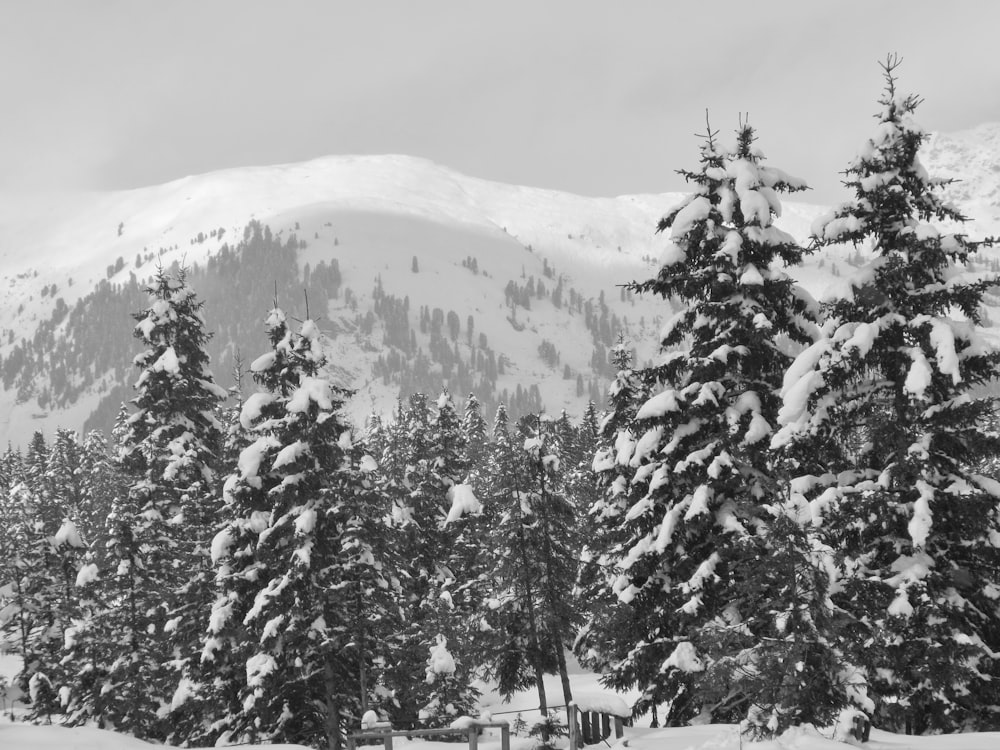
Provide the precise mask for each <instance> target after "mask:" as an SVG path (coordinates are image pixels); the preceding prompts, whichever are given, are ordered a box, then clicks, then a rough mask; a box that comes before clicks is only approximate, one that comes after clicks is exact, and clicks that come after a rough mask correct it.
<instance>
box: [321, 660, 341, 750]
mask: <svg viewBox="0 0 1000 750" xmlns="http://www.w3.org/2000/svg"><path fill="white" fill-rule="evenodd" d="M323 687H324V690H325V692H326V743H327V747H328V748H329V749H330V750H341V747H342V746H343V737H341V734H340V702H339V701H338V700H337V697H336V695H337V683H336V680H335V679H334V674H333V666H332V665H331V664H330V660H329V657H328V658H327V661H326V663H325V664H324V666H323Z"/></svg>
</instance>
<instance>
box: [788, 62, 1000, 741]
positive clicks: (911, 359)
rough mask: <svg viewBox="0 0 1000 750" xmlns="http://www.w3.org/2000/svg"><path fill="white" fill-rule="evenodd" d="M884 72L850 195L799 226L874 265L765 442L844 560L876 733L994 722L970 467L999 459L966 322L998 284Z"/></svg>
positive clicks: (993, 359)
mask: <svg viewBox="0 0 1000 750" xmlns="http://www.w3.org/2000/svg"><path fill="white" fill-rule="evenodd" d="M898 64H899V61H898V59H897V58H896V57H895V56H889V57H888V58H887V60H886V61H885V63H884V64H883V65H882V67H883V72H884V76H885V81H886V86H885V92H884V94H883V96H882V97H881V99H880V100H879V104H880V107H881V109H880V112H879V113H878V116H877V117H878V125H877V127H876V131H875V135H874V136H872V137H871V138H870V139H869V140H868V141H867V143H866V144H865V145H864V147H863V148H862V150H861V152H860V154H859V155H858V157H857V158H856V159H855V160H854V161H853V162H851V163H850V165H849V166H848V168H847V170H846V175H847V179H846V181H845V185H846V186H847V187H848V188H850V189H851V190H852V191H853V193H854V198H853V199H852V200H851V201H849V202H847V203H844V204H843V205H841V206H840V207H838V208H837V209H835V210H834V211H832V212H830V213H829V214H827V215H825V216H823V217H821V218H820V219H818V220H817V221H816V222H815V223H814V225H813V234H814V236H815V239H816V242H817V244H820V245H826V244H833V243H846V242H851V243H853V244H854V245H856V246H861V245H864V246H865V247H867V248H870V252H871V254H872V260H871V262H870V263H868V264H867V265H866V266H865V267H864V268H862V269H861V271H860V272H859V273H858V274H857V275H856V277H855V278H854V279H853V280H852V283H851V289H850V292H849V293H848V294H847V296H846V297H844V298H843V299H839V300H836V301H833V302H832V303H830V304H829V309H828V312H829V323H828V324H827V326H826V327H825V336H824V337H823V338H822V339H821V340H820V341H818V342H817V343H816V344H814V345H813V346H812V347H810V348H809V349H807V350H806V351H805V352H803V353H802V354H801V355H800V356H799V357H798V359H797V360H796V362H795V364H794V365H793V366H792V368H791V369H790V370H789V373H788V375H787V376H786V379H785V387H784V409H783V411H782V415H781V419H780V421H781V422H782V424H783V426H782V428H781V430H780V431H779V432H778V434H777V435H776V436H775V438H774V440H773V444H774V445H775V446H776V447H779V448H781V449H782V450H783V451H784V452H785V454H786V455H787V456H788V459H789V461H790V462H795V463H797V464H798V471H797V473H798V475H799V476H797V477H796V478H795V479H794V480H793V481H792V483H791V489H792V491H793V492H797V493H798V494H799V498H800V502H802V503H805V502H806V501H808V503H809V506H808V507H809V508H810V509H811V512H812V514H813V515H814V516H815V517H816V519H817V523H822V528H823V529H824V531H825V533H826V534H827V537H828V539H829V543H830V546H831V547H833V548H834V549H838V550H840V551H841V557H840V565H839V569H840V570H839V574H840V577H841V579H842V580H841V582H840V585H839V590H838V592H837V593H836V594H835V596H834V600H835V602H836V603H837V604H838V605H839V606H840V607H841V608H843V610H844V612H845V613H846V618H845V620H846V621H847V622H848V623H850V626H849V627H845V628H843V631H842V632H844V633H845V634H846V635H849V636H850V637H845V639H844V649H845V651H846V652H847V654H848V657H849V659H850V661H851V662H853V663H854V664H855V665H857V667H859V668H860V669H861V670H862V674H863V675H864V676H865V677H866V678H867V689H868V696H869V698H870V699H871V700H872V701H873V702H872V703H871V704H869V706H868V708H869V710H870V711H873V712H874V719H875V722H876V724H877V725H879V726H882V727H884V728H886V729H893V730H897V731H906V732H915V733H922V732H925V731H954V730H958V729H964V728H976V727H980V728H987V727H988V728H996V727H997V726H998V725H1000V717H998V714H997V709H996V706H997V705H998V704H1000V693H998V688H997V686H998V685H1000V680H998V676H1000V663H998V658H997V649H998V648H1000V640H998V637H1000V610H998V603H1000V588H998V583H1000V581H998V570H1000V551H998V548H1000V513H998V510H997V503H998V499H1000V484H997V482H996V481H994V480H993V479H991V478H987V477H985V476H983V475H981V474H979V473H978V470H977V468H976V467H977V466H979V465H982V464H983V463H987V462H988V461H989V460H990V459H995V458H996V457H997V455H998V451H1000V441H998V436H997V433H996V431H995V429H993V425H992V420H993V419H994V414H995V410H996V400H995V399H994V398H992V397H989V396H986V395H985V391H984V386H986V385H987V384H989V383H991V381H993V380H994V379H995V378H996V373H997V367H998V365H1000V354H998V353H997V352H996V350H994V349H993V348H991V347H990V346H988V345H987V344H986V342H985V341H984V339H983V337H982V333H981V329H980V324H981V322H982V311H981V305H982V301H983V294H984V292H985V291H986V290H987V288H988V287H989V286H990V285H992V284H994V283H995V281H994V280H991V279H981V278H978V277H976V276H973V275H971V274H967V273H965V271H966V270H968V268H969V266H968V265H967V263H968V261H969V259H970V256H971V255H972V254H974V253H975V252H977V250H978V249H979V248H980V247H982V246H983V245H984V244H986V243H984V242H973V241H971V240H969V239H968V238H967V237H966V236H965V235H964V234H962V233H961V229H960V227H961V223H962V222H963V221H964V220H965V217H963V216H962V215H961V214H960V213H959V212H958V211H957V210H956V209H954V208H953V207H951V206H950V205H949V204H947V203H946V202H945V201H944V200H943V199H942V198H941V196H940V188H941V187H942V186H943V185H945V184H946V183H947V181H944V180H940V179H934V178H932V177H929V176H928V175H927V173H926V171H925V170H924V168H923V166H922V165H921V163H920V159H919V156H918V152H919V149H920V147H921V145H922V144H923V143H924V142H925V141H926V139H927V135H926V133H925V132H924V131H923V130H921V129H920V128H919V127H918V126H917V125H916V124H915V122H914V120H913V113H914V111H915V109H916V108H917V106H918V104H919V101H920V100H919V99H918V98H917V97H915V96H912V95H902V94H900V93H899V92H898V91H897V89H896V78H895V70H896V68H897V66H898ZM811 455H821V456H822V457H823V460H824V463H825V467H824V468H825V471H820V472H815V471H813V470H811V469H810V467H809V466H808V460H807V459H806V458H805V457H807V456H811Z"/></svg>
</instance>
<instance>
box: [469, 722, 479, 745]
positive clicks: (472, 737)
mask: <svg viewBox="0 0 1000 750" xmlns="http://www.w3.org/2000/svg"><path fill="white" fill-rule="evenodd" d="M478 748H479V727H477V726H475V725H473V726H470V727H469V750H478Z"/></svg>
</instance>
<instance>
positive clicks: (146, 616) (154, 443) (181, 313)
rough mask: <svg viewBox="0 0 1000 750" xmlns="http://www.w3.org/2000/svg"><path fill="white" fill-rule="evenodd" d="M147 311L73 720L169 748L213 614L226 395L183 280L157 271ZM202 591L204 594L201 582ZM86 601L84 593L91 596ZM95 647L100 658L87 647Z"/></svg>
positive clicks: (83, 636) (139, 321)
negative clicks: (85, 682) (187, 673)
mask: <svg viewBox="0 0 1000 750" xmlns="http://www.w3.org/2000/svg"><path fill="white" fill-rule="evenodd" d="M146 291H147V293H148V295H149V300H150V301H149V305H148V307H146V308H145V309H144V310H142V311H140V312H138V313H135V314H134V316H133V317H134V318H135V320H136V325H135V328H134V335H135V337H136V338H138V339H139V340H140V342H142V344H143V346H144V347H145V348H144V350H143V351H142V352H141V353H140V354H139V355H137V356H136V358H135V366H136V367H137V368H138V369H139V371H140V372H139V377H138V379H137V380H136V383H135V388H136V391H137V395H136V397H135V398H134V399H133V400H132V406H133V407H134V411H133V412H132V413H131V414H130V415H127V416H126V415H125V414H122V415H120V416H121V418H120V420H119V423H118V424H117V426H116V431H115V435H116V439H117V441H118V456H117V462H118V464H119V471H120V474H121V481H122V482H124V483H125V485H127V487H122V488H121V489H122V491H120V492H119V493H118V494H117V495H116V496H115V497H114V499H113V500H112V503H111V511H110V513H109V515H108V519H107V532H106V533H107V550H106V554H105V555H104V561H105V564H106V566H107V567H106V568H105V569H103V570H101V571H100V575H99V576H97V577H93V576H91V577H89V578H88V580H87V584H88V585H89V586H92V587H96V588H97V589H98V591H96V592H94V593H93V596H94V597H95V600H96V601H99V602H102V603H103V606H104V610H103V611H101V610H100V607H99V605H98V606H97V608H96V609H95V612H94V615H93V617H92V618H90V620H89V621H88V622H87V623H86V625H85V626H84V627H81V628H80V629H79V630H78V632H77V633H76V636H75V640H76V641H77V644H78V645H77V648H76V650H77V651H78V652H79V653H88V654H93V653H101V654H102V656H101V660H102V662H103V663H102V664H101V665H100V666H97V665H94V664H88V665H80V668H81V669H88V670H95V669H96V670H98V672H99V673H100V674H102V675H103V682H102V683H97V682H94V683H93V685H92V688H93V693H92V694H90V695H81V696H79V701H78V702H77V705H76V711H75V714H76V716H77V718H78V720H83V719H84V718H87V717H93V718H97V719H98V720H99V721H100V722H102V723H104V724H106V725H110V726H113V727H115V728H117V729H120V730H124V731H129V732H131V733H133V734H135V735H136V736H139V737H144V738H150V739H164V738H165V737H167V736H168V734H169V732H170V727H169V724H168V723H167V722H166V721H165V720H164V719H165V714H164V712H163V711H162V710H161V709H162V707H163V705H164V704H167V705H169V704H170V702H171V700H172V698H173V697H174V696H175V694H176V691H177V686H178V684H179V682H180V680H181V678H182V673H183V669H184V666H185V664H186V663H187V662H188V660H189V659H190V658H191V656H192V655H195V654H197V652H198V650H197V648H196V644H197V643H199V642H200V638H197V637H196V633H199V632H200V631H201V630H202V629H203V628H204V624H205V622H206V616H207V611H208V608H209V606H210V603H211V598H210V597H209V591H208V590H207V588H206V586H205V585H204V583H205V581H206V580H207V573H208V570H209V559H208V541H209V539H210V532H211V530H212V525H211V522H210V519H211V518H212V516H213V514H214V512H215V506H214V504H213V502H212V497H213V489H214V487H213V472H214V470H213V462H214V458H215V456H216V455H217V453H218V451H219V447H220V437H221V433H220V429H219V424H218V421H217V420H216V417H215V410H216V408H217V406H218V404H219V402H220V400H221V399H223V398H225V395H226V394H225V391H223V390H222V389H221V388H219V387H218V386H217V385H216V384H215V383H214V381H213V378H212V375H211V373H210V372H209V370H208V355H207V354H206V351H205V345H206V343H207V341H208V338H209V335H210V334H208V333H207V332H206V331H205V322H204V320H203V318H202V315H201V308H202V303H201V302H200V301H199V300H198V299H197V297H196V295H195V293H194V292H193V291H192V290H191V289H190V288H189V287H188V286H187V283H186V274H185V271H184V269H181V270H180V271H179V272H178V274H177V275H176V276H171V275H170V274H169V273H167V272H166V271H165V270H164V269H163V268H162V267H161V268H158V269H157V272H156V275H155V277H154V279H153V282H152V283H151V285H150V286H149V287H148V288H147V290H146ZM199 581H200V582H202V585H201V586H198V585H197V582H199ZM88 595H89V594H88ZM87 639H96V641H97V642H100V643H102V644H103V645H104V648H103V649H102V650H95V649H91V648H88V647H87V646H86V645H85V644H84V643H82V641H85V640H87Z"/></svg>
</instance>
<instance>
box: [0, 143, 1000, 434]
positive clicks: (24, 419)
mask: <svg viewBox="0 0 1000 750" xmlns="http://www.w3.org/2000/svg"><path fill="white" fill-rule="evenodd" d="M998 133H1000V128H998V127H996V126H989V127H987V126H984V127H983V128H981V129H978V130H977V131H973V132H972V133H971V134H961V135H958V136H947V137H946V136H935V137H934V138H933V139H932V140H931V143H930V144H929V148H928V152H927V157H926V158H927V160H928V168H929V170H930V171H931V172H932V174H933V173H937V172H941V173H943V174H944V176H950V175H952V174H954V173H957V172H961V173H962V174H963V176H964V178H965V181H964V182H963V183H960V184H959V185H956V186H952V187H951V188H949V189H950V190H951V191H953V192H952V196H953V198H954V199H955V200H957V201H958V202H959V203H960V204H961V205H962V206H968V207H969V208H968V209H967V211H968V213H970V214H972V215H975V216H977V217H982V218H981V220H980V222H979V224H977V225H975V226H973V228H972V229H973V231H974V232H983V233H985V232H986V231H989V230H990V229H991V228H992V227H995V226H1000V197H998V196H1000V193H998V190H997V188H996V185H997V170H998V169H1000V137H998V135H997V134H998ZM990 180H992V182H990ZM991 186H992V187H991ZM681 197H682V196H680V195H677V194H665V195H655V196H654V195H641V196H624V197H619V198H585V197H581V196H575V195H571V194H567V193H559V192H555V191H549V190H541V189H537V188H528V187H520V186H512V185H503V184H500V183H493V182H489V181H485V180H480V179H476V178H471V177H466V176H464V175H460V174H458V173H456V172H453V171H451V170H448V169H446V168H444V167H441V166H438V165H436V164H433V163H431V162H428V161H426V160H422V159H416V158H411V157H405V156H369V157H359V156H353V157H351V156H348V157H325V158H321V159H316V160H313V161H310V162H305V163H301V164H289V165H279V166H274V167H253V168H246V169H233V170H225V171H221V172H215V173H211V174H206V175H200V176H196V177H188V178H184V179H181V180H177V181H174V182H170V183H167V184H165V185H159V186H154V187H149V188H142V189H138V190H130V191H122V192H112V193H92V194H74V195H50V196H31V197H27V198H25V197H13V196H3V197H0V277H2V281H0V289H2V294H3V304H2V305H0V357H2V358H3V359H2V361H0V362H2V368H3V374H4V379H3V385H4V390H3V392H2V393H0V437H6V438H7V439H8V440H11V441H13V442H15V443H20V444H24V443H25V442H26V441H27V439H28V437H29V436H30V433H31V431H32V430H35V429H43V430H45V431H51V430H52V429H54V427H55V426H57V425H62V426H67V427H72V428H77V429H79V428H81V427H83V426H84V424H85V423H86V424H89V425H90V426H98V427H106V426H107V420H108V415H109V414H113V413H114V411H116V410H117V404H118V403H119V402H120V401H121V400H122V399H123V398H128V397H129V388H128V382H130V379H131V378H132V377H133V375H132V373H131V372H130V370H131V365H130V362H131V357H132V356H133V355H134V353H135V351H136V350H135V346H134V345H133V344H132V343H131V325H132V321H131V319H130V318H129V317H128V311H130V310H134V309H138V305H141V304H142V295H141V293H140V287H141V285H142V281H143V280H144V279H145V278H148V277H149V275H150V274H151V272H152V270H153V268H154V267H155V263H157V262H159V263H164V264H166V265H170V264H172V263H181V264H184V265H187V266H192V267H195V271H196V272H195V273H194V274H193V277H192V278H193V279H197V280H198V282H199V283H200V284H201V285H202V286H203V287H204V292H203V289H202V287H200V286H199V285H198V284H195V289H196V290H197V291H198V292H199V293H200V294H203V296H204V298H205V299H206V310H205V315H206V318H207V321H208V327H209V329H215V330H218V331H219V332H220V335H219V337H217V341H216V342H215V343H216V354H215V361H216V375H217V378H218V379H219V380H220V382H223V383H224V384H225V383H228V382H229V378H228V374H229V369H230V368H231V366H232V362H233V359H234V357H235V354H236V349H237V348H239V349H240V351H241V354H242V356H243V357H244V358H245V359H246V360H247V361H249V360H251V359H253V357H255V356H256V354H258V353H259V352H260V351H263V347H264V338H263V333H262V331H261V330H260V322H261V321H262V319H263V316H264V313H265V311H266V310H267V308H268V307H269V306H270V305H271V303H272V299H271V297H272V296H273V291H271V290H272V289H273V288H274V286H275V285H276V284H277V280H278V279H277V277H279V276H280V277H281V278H282V286H281V288H282V290H283V291H282V293H281V298H280V299H279V303H280V304H281V305H282V306H283V307H285V308H286V309H287V310H288V311H289V312H290V313H292V314H294V315H297V316H299V317H303V316H304V315H305V305H306V299H305V297H304V296H303V295H301V294H299V293H298V287H299V286H300V285H301V287H303V288H309V289H311V290H312V291H311V292H310V305H311V309H310V313H311V314H312V315H313V316H316V315H317V314H318V315H319V316H320V317H321V318H322V319H323V323H322V325H323V327H324V328H325V329H326V330H327V331H328V333H329V334H330V339H331V358H332V362H333V369H334V372H335V374H336V375H337V377H338V378H339V379H340V380H341V381H342V382H343V384H344V385H347V386H349V387H353V388H356V389H358V391H359V392H358V394H357V395H356V397H355V398H354V399H353V401H352V403H351V405H350V408H351V412H352V416H353V418H354V419H355V420H356V421H360V420H361V419H363V417H364V415H365V414H367V413H369V412H371V411H373V410H374V411H380V412H382V413H388V412H391V410H392V408H393V404H394V401H395V399H396V397H397V395H398V394H399V392H400V390H401V389H402V391H403V392H404V394H405V393H406V392H408V391H412V390H414V389H416V388H418V387H419V388H420V389H422V390H430V389H437V388H439V387H440V386H441V385H448V386H449V387H450V388H451V389H452V390H453V391H456V390H459V389H461V390H465V389H466V388H468V389H472V390H476V392H477V395H480V397H481V399H482V398H485V400H486V402H487V404H488V405H489V406H492V404H494V403H495V402H496V400H498V399H504V400H513V399H515V398H517V399H520V400H519V401H518V404H519V405H520V406H521V407H523V408H537V406H538V405H540V403H543V404H544V405H545V406H546V408H548V409H549V410H550V411H558V410H559V409H561V408H566V409H568V410H569V411H570V412H571V413H572V414H576V415H578V414H579V413H580V411H581V410H582V407H583V405H584V404H585V402H586V399H587V398H594V397H595V396H596V399H599V398H600V397H601V394H602V393H603V390H604V387H605V385H606V382H607V377H608V376H609V374H610V373H609V370H608V365H607V349H608V348H609V347H610V345H611V344H613V343H614V341H615V340H616V339H617V336H618V334H619V333H621V334H622V335H623V336H624V337H625V339H626V340H627V341H628V342H629V343H630V344H631V345H632V346H634V347H635V348H636V349H637V350H638V355H639V356H640V357H642V358H647V357H649V356H652V355H653V353H654V352H655V349H656V332H657V331H658V329H659V325H660V322H661V321H662V319H663V318H665V317H666V316H668V315H669V314H670V307H669V306H668V305H666V304H665V303H663V302H662V301H660V300H655V299H646V300H643V299H635V298H633V297H631V295H626V294H624V293H623V291H622V290H620V289H619V288H617V287H616V285H619V284H623V283H625V282H627V281H629V280H631V279H636V278H645V277H646V276H647V275H648V274H649V273H650V272H651V270H652V268H653V267H654V265H655V263H656V260H657V258H658V257H659V255H660V252H661V250H662V248H663V246H664V244H665V243H666V238H665V237H663V236H660V235H656V234H655V233H654V231H653V230H654V228H655V226H656V222H657V220H658V219H659V217H660V216H661V215H663V214H664V213H665V212H666V211H667V210H669V208H670V207H671V206H672V205H674V204H675V203H676V201H678V200H679V199H680V198H681ZM821 210H822V209H821V208H820V207H816V206H811V205H808V204H799V203H786V204H785V211H784V215H783V216H782V218H781V219H780V221H779V224H780V225H781V226H782V227H783V228H784V229H786V230H787V231H789V232H790V233H792V234H793V235H794V236H796V237H798V238H799V239H802V240H804V239H805V238H806V237H807V235H808V231H809V225H810V223H811V221H812V220H813V219H814V218H815V217H816V216H817V215H818V214H819V213H820V212H821ZM251 221H254V222H256V223H257V224H256V226H258V227H259V228H261V229H263V228H266V229H267V230H268V232H267V233H268V235H269V241H270V242H271V244H266V243H265V244H261V246H260V247H259V248H258V250H259V252H261V253H264V255H262V256H259V257H260V258H263V259H264V262H263V266H261V267H260V268H257V269H255V268H240V267H239V266H238V264H239V262H240V261H239V257H240V252H241V251H239V250H238V248H239V247H241V245H240V243H241V242H245V241H247V238H248V237H250V235H249V234H248V230H247V227H248V224H249V223H250V222H251ZM293 234H294V235H295V240H294V241H290V240H291V237H292V235H293ZM282 253H290V254H289V255H287V256H286V255H281V254H282ZM278 255H281V258H280V259H279V258H278ZM269 259H270V260H274V262H275V263H279V264H284V265H283V266H282V267H266V266H267V263H266V261H267V260H269ZM864 260H865V257H864V253H863V252H858V251H857V250H856V249H854V248H831V249H828V250H826V251H824V252H823V253H822V254H820V255H817V256H814V257H811V258H810V259H809V260H808V261H807V262H806V264H805V265H804V266H803V267H802V268H800V269H795V270H794V271H793V273H794V275H796V276H797V277H798V278H799V279H800V281H802V283H804V284H805V285H806V286H807V287H808V288H809V289H810V291H811V292H812V293H813V294H814V295H817V296H822V295H824V294H826V293H829V292H831V291H833V290H835V289H836V288H837V286H838V285H842V284H843V283H845V280H846V279H847V278H849V274H850V272H851V271H852V270H853V268H852V266H857V265H859V264H861V263H863V262H864ZM258 262H261V261H258ZM989 262H992V259H991V258H984V259H983V265H984V266H985V265H988V263H989ZM317 269H319V270H320V271H322V273H317ZM976 270H977V271H978V270H981V269H976ZM269 275H270V276H273V277H275V278H274V279H273V280H272V278H267V276H269ZM237 277H238V278H241V279H244V280H245V282H246V283H243V284H242V286H240V288H239V290H237V289H236V288H235V287H233V286H232V284H230V283H229V281H230V280H231V279H236V278H237ZM251 281H252V282H253V283H252V284H251V283H249V282H251ZM272 282H273V283H272ZM557 290H558V291H557ZM234 297H239V298H234ZM209 298H211V301H210V299H209ZM320 298H321V299H320ZM129 305H131V307H129ZM109 306H110V307H109ZM111 307H113V308H114V310H115V311H116V312H115V315H116V316H117V318H111V317H109V313H108V309H111ZM404 308H405V309H404ZM470 317H471V320H470ZM998 317H1000V316H998ZM401 319H402V320H401ZM115 320H117V323H116V322H115ZM456 320H457V324H456ZM470 322H471V323H472V328H471V329H470V327H469V323H470ZM404 328H405V330H403V329H404ZM254 331H258V332H259V333H257V334H254V333H253V332H254ZM95 337H104V338H103V339H99V338H95ZM104 339H108V340H114V341H115V342H121V343H120V345H117V344H116V346H115V347H114V348H113V349H108V347H107V346H105V345H104V343H103V341H104ZM446 349H447V350H448V351H446ZM98 350H100V351H104V352H105V355H104V358H103V359H102V360H101V361H95V362H90V363H88V362H87V356H88V352H90V351H95V352H96V351H98ZM602 357H603V362H602V361H601V360H602ZM491 359H492V360H493V362H492V365H491ZM26 360H30V362H28V361H26ZM64 381H65V382H64ZM518 386H520V389H521V391H523V393H521V394H519V393H518ZM465 395H466V394H465V393H463V392H458V393H456V396H457V397H458V398H464V396H465ZM596 399H595V400H596ZM95 410H97V411H98V417H96V418H91V414H92V413H94V412H95ZM88 418H89V422H88Z"/></svg>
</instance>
